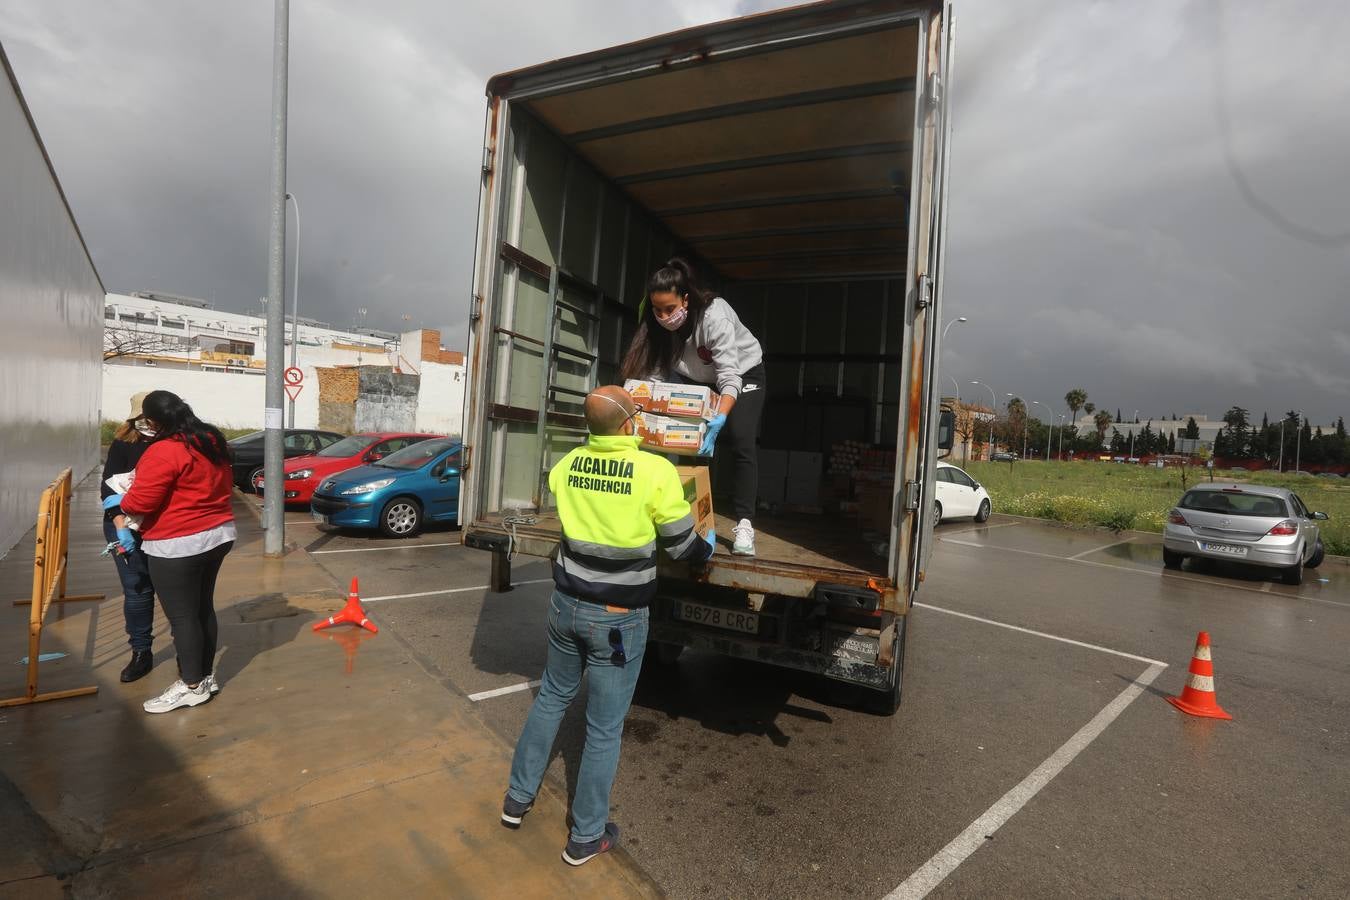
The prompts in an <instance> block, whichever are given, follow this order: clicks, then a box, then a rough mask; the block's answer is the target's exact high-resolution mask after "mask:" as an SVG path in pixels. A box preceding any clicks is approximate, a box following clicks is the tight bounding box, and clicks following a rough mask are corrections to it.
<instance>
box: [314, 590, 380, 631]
mask: <svg viewBox="0 0 1350 900" xmlns="http://www.w3.org/2000/svg"><path fill="white" fill-rule="evenodd" d="M343 623H351V624H352V625H356V626H358V627H360V628H364V629H366V630H367V631H369V632H371V633H372V634H379V633H380V629H378V628H376V627H375V623H374V622H372V621H370V620H369V619H367V618H366V611H365V610H364V609H362V608H361V594H360V593H359V592H358V590H357V587H356V579H355V578H353V579H352V587H351V590H349V591H348V592H347V605H346V606H344V607H343V608H342V612H340V613H338V614H337V615H335V616H329V617H328V618H326V619H324V620H323V621H322V622H315V623H314V630H315V631H318V630H320V629H322V628H327V627H328V626H329V625H342V624H343Z"/></svg>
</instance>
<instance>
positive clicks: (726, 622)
mask: <svg viewBox="0 0 1350 900" xmlns="http://www.w3.org/2000/svg"><path fill="white" fill-rule="evenodd" d="M674 611H675V618H677V619H680V620H682V621H685V622H693V623H694V624H696V625H711V626H712V627H714V628H725V629H726V630H728V631H740V632H744V633H745V634H759V616H758V615H756V614H755V613H751V612H742V611H741V610H733V609H721V608H719V607H716V606H704V605H703V604H702V603H690V602H689V601H688V600H676V601H675V605H674Z"/></svg>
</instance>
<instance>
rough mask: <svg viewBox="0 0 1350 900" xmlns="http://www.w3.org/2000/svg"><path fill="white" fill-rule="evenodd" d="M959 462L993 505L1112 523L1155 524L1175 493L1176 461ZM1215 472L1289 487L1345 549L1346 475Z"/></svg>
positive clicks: (1330, 539)
mask: <svg viewBox="0 0 1350 900" xmlns="http://www.w3.org/2000/svg"><path fill="white" fill-rule="evenodd" d="M965 468H966V471H967V472H969V473H970V475H971V477H973V478H974V479H975V480H976V481H978V482H980V483H981V484H982V485H984V487H985V489H986V490H988V491H989V496H990V497H992V498H993V501H994V511H995V512H1003V513H1011V514H1013V515H1018V516H1032V517H1034V518H1038V519H1052V520H1054V521H1056V522H1066V523H1069V524H1073V525H1101V526H1105V527H1107V528H1113V529H1115V530H1117V531H1123V530H1126V529H1132V530H1136V531H1153V532H1161V531H1162V527H1163V521H1164V520H1165V519H1166V517H1167V511H1168V510H1169V509H1171V508H1172V506H1173V505H1174V504H1175V503H1176V502H1177V500H1178V499H1180V497H1181V493H1182V488H1181V474H1180V472H1179V471H1178V470H1176V469H1153V468H1145V467H1143V466H1131V465H1120V464H1116V463H1099V462H1049V463H1045V462H1017V463H1012V464H1009V463H990V462H972V463H970V464H969V465H968V466H966V467H965ZM1196 476H1199V479H1197V477H1196ZM1214 479H1215V481H1216V482H1223V481H1229V482H1232V481H1249V482H1255V483H1257V484H1270V485H1278V486H1279V487H1287V488H1291V489H1293V490H1294V491H1295V492H1296V493H1297V494H1298V495H1299V497H1301V498H1302V500H1303V502H1304V503H1305V504H1307V506H1308V508H1309V509H1312V510H1316V511H1318V512H1324V513H1327V514H1328V515H1329V516H1331V519H1330V521H1327V522H1323V523H1322V543H1323V544H1324V545H1325V546H1326V549H1327V552H1328V553H1335V554H1338V555H1341V556H1350V479H1336V480H1332V479H1329V478H1314V477H1311V476H1306V475H1303V476H1295V475H1288V474H1284V475H1281V474H1279V473H1277V472H1245V473H1238V472H1225V471H1221V470H1220V471H1216V472H1215V473H1214ZM1197 480H1204V481H1208V480H1209V479H1208V476H1206V475H1205V474H1204V473H1203V472H1202V471H1200V470H1193V471H1191V472H1189V473H1188V474H1187V483H1188V484H1195V483H1196V481H1197Z"/></svg>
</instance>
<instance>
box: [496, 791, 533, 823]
mask: <svg viewBox="0 0 1350 900" xmlns="http://www.w3.org/2000/svg"><path fill="white" fill-rule="evenodd" d="M533 808H534V801H533V800H531V801H530V802H529V803H521V802H520V801H519V800H516V799H513V798H512V797H511V795H510V794H507V795H506V799H505V800H503V801H502V824H503V825H505V826H506V827H507V828H519V827H520V823H521V821H522V820H523V819H524V818H525V814H526V813H527V812H529V811H530V810H531V809H533Z"/></svg>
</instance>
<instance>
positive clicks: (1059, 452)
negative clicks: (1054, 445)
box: [1055, 413, 1068, 456]
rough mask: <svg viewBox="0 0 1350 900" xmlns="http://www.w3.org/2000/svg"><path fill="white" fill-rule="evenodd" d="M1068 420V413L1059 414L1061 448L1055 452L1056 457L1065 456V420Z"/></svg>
mask: <svg viewBox="0 0 1350 900" xmlns="http://www.w3.org/2000/svg"><path fill="white" fill-rule="evenodd" d="M1067 418H1068V415H1067V414H1066V413H1060V414H1059V448H1058V449H1057V450H1056V451H1055V455H1056V456H1063V455H1064V420H1065V419H1067Z"/></svg>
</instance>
